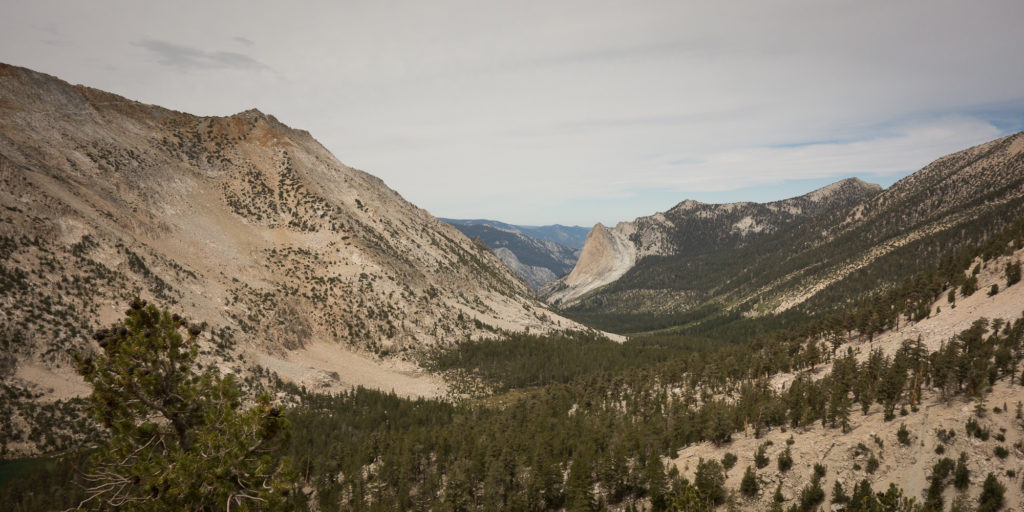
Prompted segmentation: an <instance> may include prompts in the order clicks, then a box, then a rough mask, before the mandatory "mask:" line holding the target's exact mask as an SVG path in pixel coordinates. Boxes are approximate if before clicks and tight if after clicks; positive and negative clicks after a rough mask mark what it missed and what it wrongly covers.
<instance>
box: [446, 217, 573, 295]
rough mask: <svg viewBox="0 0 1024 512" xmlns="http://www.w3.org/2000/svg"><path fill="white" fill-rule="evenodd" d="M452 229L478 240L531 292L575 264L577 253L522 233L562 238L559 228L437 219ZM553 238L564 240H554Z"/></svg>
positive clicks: (563, 273) (570, 268)
mask: <svg viewBox="0 0 1024 512" xmlns="http://www.w3.org/2000/svg"><path fill="white" fill-rule="evenodd" d="M441 220H444V221H445V222H448V223H449V224H451V225H453V226H455V229H458V230H459V231H461V232H462V233H463V234H464V235H466V236H467V237H469V238H471V239H477V238H479V239H480V241H482V242H483V243H484V244H486V245H487V246H488V247H490V248H491V249H492V250H493V251H494V253H495V254H496V255H498V258H500V259H501V261H503V262H504V263H505V264H506V265H508V267H509V268H511V269H512V270H514V271H515V272H516V273H517V274H518V275H519V276H520V277H522V278H523V280H525V281H526V282H527V284H529V285H530V286H531V287H532V288H533V289H538V288H540V287H541V286H543V285H544V284H546V283H548V282H550V281H553V280H555V279H557V278H558V277H560V276H564V275H565V274H568V273H569V271H570V270H572V268H573V265H575V264H576V259H577V258H578V257H579V253H580V251H579V249H572V248H569V247H566V246H564V245H562V244H560V243H557V242H553V241H551V240H547V239H542V238H535V237H533V236H530V235H528V234H526V233H525V232H524V231H523V230H524V229H526V230H529V231H530V232H533V233H536V232H539V230H543V229H545V228H551V229H553V230H554V231H552V233H558V234H566V231H564V230H559V229H558V228H559V226H543V227H529V226H527V227H525V228H524V227H521V226H513V225H511V224H504V223H501V222H495V221H485V220H456V219H441ZM556 237H557V238H564V237H562V236H556Z"/></svg>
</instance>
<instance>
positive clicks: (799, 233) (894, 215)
mask: <svg viewBox="0 0 1024 512" xmlns="http://www.w3.org/2000/svg"><path fill="white" fill-rule="evenodd" d="M843 189H845V190H847V191H850V192H852V193H849V194H845V193H840V194H839V195H837V196H836V197H837V198H841V199H839V200H837V201H834V202H826V203H825V204H823V206H822V207H821V208H818V209H816V210H814V211H811V212H807V211H806V210H805V209H804V208H802V207H801V208H794V209H793V211H794V212H796V211H800V212H806V213H807V214H806V215H796V216H789V215H787V216H784V217H783V222H778V223H768V224H765V223H763V222H761V221H759V220H758V217H757V216H753V215H752V216H750V217H749V219H748V218H747V215H745V214H740V213H737V212H736V211H734V210H736V209H737V207H736V206H730V205H713V206H707V205H699V204H695V203H682V204H680V205H679V206H677V207H676V208H674V209H673V210H672V211H670V212H666V213H665V214H662V215H663V216H664V220H662V217H661V216H652V217H647V218H643V219H638V221H636V222H635V223H632V224H635V227H634V226H627V227H626V229H628V230H629V233H630V234H629V235H628V237H629V238H630V240H631V241H633V244H632V247H635V248H637V255H636V256H635V257H632V258H629V257H626V258H625V260H626V261H628V260H630V259H633V260H634V262H633V263H632V264H624V265H621V266H619V267H615V268H616V272H615V273H621V274H620V275H618V276H617V277H614V274H615V273H611V275H609V273H603V274H588V273H585V272H584V273H583V276H579V275H576V276H574V275H573V274H578V273H577V272H576V271H575V270H574V272H573V273H571V274H570V275H569V276H568V277H566V278H565V279H564V280H562V281H559V282H557V284H556V285H552V286H549V288H547V289H546V290H545V292H546V297H547V298H548V300H549V301H551V302H552V303H555V304H559V305H561V306H563V307H568V308H569V309H571V310H572V311H574V313H575V314H577V315H579V316H580V317H581V318H588V319H594V318H599V317H607V315H609V314H613V315H620V317H619V319H620V320H621V319H622V318H626V317H633V318H639V317H637V315H647V317H646V318H660V320H658V321H655V322H653V323H652V322H648V321H647V320H644V321H643V322H640V323H645V322H646V323H647V325H654V324H657V325H659V326H664V325H669V324H676V323H677V322H676V320H673V318H676V319H680V320H679V323H685V322H687V321H694V319H695V318H696V317H693V316H692V315H691V316H689V317H687V319H683V316H685V315H687V314H688V313H687V312H690V311H693V310H694V309H695V308H698V307H700V308H703V310H704V311H711V312H714V311H718V312H723V311H729V312H733V313H736V312H739V313H743V314H745V315H762V314H765V313H779V312H783V311H788V310H793V309H796V310H800V311H805V312H807V313H811V314H813V313H815V312H820V311H823V310H831V309H834V308H836V307H840V306H842V305H846V304H850V303H853V302H856V301H858V300H861V299H863V298H865V297H868V296H870V294H871V293H873V292H875V291H878V290H881V289H885V288H887V287H891V286H893V285H894V284H895V283H896V282H897V281H898V280H900V279H902V278H903V277H905V276H909V275H914V274H915V273H916V272H918V271H920V270H921V269H925V268H931V267H936V266H939V265H940V263H941V261H942V260H943V259H944V258H948V257H950V256H951V255H952V254H955V253H956V252H957V251H959V250H960V249H962V248H964V247H967V246H971V245H975V244H978V243H979V242H980V241H982V240H984V239H985V238H986V237H987V236H988V235H990V234H992V233H995V232H998V231H999V230H1000V229H1002V228H1004V227H1005V226H1007V225H1008V224H1010V223H1012V222H1014V221H1016V220H1017V219H1019V218H1020V212H1021V211H1022V210H1021V207H1022V206H1024V133H1018V134H1015V135H1011V136H1008V137H1004V138H1001V139H998V140H995V141H992V142H989V143H986V144H982V145H979V146H976V147H973V148H970V149H967V150H964V151H961V152H958V153H955V154H952V155H949V156H946V157H943V158H940V159H938V160H936V161H935V162H933V163H931V164H929V165H928V166H926V167H925V168H924V169H922V170H920V171H918V172H917V173H914V174H913V175H911V176H909V177H907V178H905V179H903V180H901V181H899V182H897V183H896V184H894V185H893V186H892V187H890V188H889V189H887V190H885V191H881V192H879V191H878V190H877V188H874V187H866V186H864V185H862V184H859V183H857V182H850V181H847V182H840V183H839V184H836V185H834V186H831V187H826V188H825V189H822V190H821V191H816V192H813V193H811V194H808V195H807V196H803V198H801V200H802V201H803V202H804V203H805V204H808V203H813V200H814V199H815V198H819V199H820V198H821V197H827V195H828V193H829V192H832V193H835V192H837V191H839V190H843ZM783 203H785V202H783ZM688 205H689V206H688ZM764 206H767V205H764ZM781 206H782V205H778V204H776V205H775V207H774V212H773V213H779V212H782V213H784V214H785V213H787V211H788V209H787V208H784V207H781ZM747 207H748V208H749V206H747ZM690 209H695V213H694V214H692V215H689V216H684V217H682V219H683V220H682V221H680V219H679V213H678V212H679V211H684V212H685V211H688V210H690ZM673 212H676V213H675V217H673ZM665 220H667V221H669V222H671V223H672V225H671V226H669V225H668V224H666V223H665ZM644 224H646V225H644ZM634 232H635V233H634ZM645 240H646V241H645ZM662 240H664V241H662ZM649 241H654V243H652V242H649ZM597 254H599V255H601V257H602V258H607V259H614V258H620V259H622V256H614V257H612V256H605V255H603V253H601V252H597ZM588 259H589V258H588V251H587V249H586V248H584V251H583V256H581V258H580V262H579V263H578V265H577V267H579V268H580V269H581V270H585V269H586V268H588V266H589V267H594V265H592V264H590V263H589V261H588ZM595 268H599V267H595ZM609 268H610V267H609ZM581 277H584V278H585V279H581ZM612 277H614V278H612ZM715 314H717V313H715ZM705 316H706V315H705ZM640 323H636V322H634V324H635V325H636V326H635V327H634V328H639V329H643V327H642V326H640ZM637 326H638V327H637ZM603 327H604V328H605V329H613V330H614V326H613V325H609V324H606V325H603Z"/></svg>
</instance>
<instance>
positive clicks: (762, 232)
mask: <svg viewBox="0 0 1024 512" xmlns="http://www.w3.org/2000/svg"><path fill="white" fill-rule="evenodd" d="M879 191H881V187H879V186H878V185H873V184H869V183H864V182H862V181H860V180H858V179H856V178H851V179H847V180H843V181H840V182H836V183H833V184H831V185H828V186H827V187H824V188H821V189H819V190H815V191H813V192H811V193H809V194H806V195H803V196H800V197H795V198H791V199H786V200H782V201H775V202H771V203H765V204H759V203H749V202H747V203H728V204H704V203H700V202H697V201H693V200H686V201H683V202H682V203H679V204H678V205H676V206H675V207H673V208H672V209H670V210H668V211H667V212H664V213H656V214H654V215H651V216H649V217H641V218H638V219H636V220H634V221H632V222H620V223H619V224H617V225H616V226H615V227H613V228H607V227H605V226H604V225H602V224H598V225H596V226H594V228H593V229H592V230H591V231H590V233H589V234H588V235H587V242H586V244H585V245H584V246H583V251H582V253H581V256H580V259H579V262H578V263H577V265H576V267H575V268H574V269H573V271H572V272H571V273H570V274H569V275H568V276H566V277H565V278H564V279H561V280H559V281H558V282H557V283H553V284H552V285H549V286H548V287H546V288H545V290H544V292H543V293H544V294H545V296H546V298H547V300H548V301H549V302H551V303H552V304H557V305H562V306H569V305H573V304H575V303H576V301H577V300H578V299H579V298H580V297H582V296H584V295H586V294H587V293H589V292H591V291H593V290H596V289H598V288H600V287H602V286H605V285H607V284H610V283H612V282H614V281H616V280H618V279H619V278H620V277H622V276H623V275H625V274H626V273H627V272H629V271H630V270H631V269H633V267H635V266H636V265H637V264H638V263H639V262H640V261H641V260H643V259H645V258H647V257H649V256H673V257H681V258H687V257H694V256H699V255H703V254H709V253H714V252H718V251H726V250H735V249H737V248H739V247H742V246H745V245H749V244H750V243H752V242H753V241H755V240H757V239H759V238H763V237H766V236H769V235H771V234H774V233H776V232H778V231H780V230H782V229H785V228H787V227H789V226H791V225H794V224H796V223H799V222H801V221H803V220H806V219H808V218H811V217H813V216H815V215H819V214H821V213H822V212H826V211H829V210H833V209H837V208H844V207H849V206H852V205H854V204H857V203H859V202H861V201H863V200H864V199H866V198H869V197H871V196H873V195H875V194H877V193H878V192H879Z"/></svg>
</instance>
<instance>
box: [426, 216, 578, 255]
mask: <svg viewBox="0 0 1024 512" xmlns="http://www.w3.org/2000/svg"><path fill="white" fill-rule="evenodd" d="M441 220H443V221H445V222H447V223H449V224H451V225H453V226H456V227H458V226H479V225H486V226H492V227H495V228H498V229H504V230H506V231H515V232H517V233H522V234H524V235H526V236H529V237H532V238H536V239H538V240H544V241H546V242H554V243H556V244H558V245H562V246H565V247H569V248H570V249H582V248H583V242H584V241H585V240H586V238H587V232H588V231H590V230H588V229H587V228H585V227H582V226H563V225H561V224H551V225H547V226H521V225H515V224H506V223H504V222H500V221H496V220H488V219H445V218H442V219H441Z"/></svg>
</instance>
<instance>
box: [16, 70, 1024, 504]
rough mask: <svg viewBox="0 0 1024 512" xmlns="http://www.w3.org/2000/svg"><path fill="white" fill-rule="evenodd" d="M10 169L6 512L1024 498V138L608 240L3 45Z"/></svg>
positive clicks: (625, 229) (266, 118)
mask: <svg viewBox="0 0 1024 512" xmlns="http://www.w3.org/2000/svg"><path fill="white" fill-rule="evenodd" d="M936 156H939V155H936ZM0 184H2V188H0V206H2V209H0V291H2V294H0V342H2V348H3V352H2V353H0V386H2V393H3V394H2V395H0V399H2V400H0V416H2V417H3V418H4V420H3V423H2V428H0V459H2V460H5V461H34V460H35V458H37V457H40V456H42V457H44V460H45V461H46V462H45V463H38V464H37V463H35V462H25V463H21V462H15V463H12V465H11V466H10V467H13V468H17V469H16V472H17V473H18V475H16V476H14V477H12V478H11V479H9V480H7V481H6V482H0V503H5V504H7V505H6V506H8V507H9V509H10V510H19V511H20V510H63V509H69V508H74V507H76V506H81V507H83V508H92V509H100V510H102V509H107V508H116V507H119V506H122V505H123V506H132V505H130V504H141V505H140V506H141V507H142V509H146V507H149V509H153V510H159V509H161V507H164V508H166V507H169V506H173V505H170V504H175V505H180V506H182V507H185V508H188V507H189V506H192V505H195V504H196V503H202V505H201V506H198V505H197V506H196V507H197V508H198V509H214V505H216V508H218V509H219V508H221V505H223V504H224V503H226V504H227V505H228V508H231V506H237V507H240V508H242V509H244V508H245V507H250V509H255V510H260V509H280V510H318V511H334V510H353V511H356V510H358V511H363V510H566V511H579V510H591V511H596V510H613V511H623V512H625V511H635V510H659V511H660V510H796V511H813V510H848V511H850V512H859V511H880V510H885V511H925V510H927V511H932V510H975V509H980V510H1007V511H1013V510H1018V511H1019V510H1024V509H1022V508H1021V506H1022V505H1021V504H1022V503H1024V417H1022V414H1024V413H1022V412H1021V407H1022V402H1024V365H1022V362H1024V284H1021V283H1020V279H1021V278H1020V274H1021V270H1020V269H1021V264H1022V262H1024V215H1022V213H1021V212H1024V209H1022V206H1024V132H1022V133H1017V134H1012V135H1008V136H1005V137H1001V138H998V139H996V140H992V141H990V142H987V143H984V144H981V145H978V146H975V147H971V148H966V149H963V150H962V151H959V152H957V153H954V154H950V155H947V156H942V157H940V158H938V159H937V160H935V161H934V162H933V163H931V164H929V165H927V166H925V167H924V168H923V169H921V170H919V171H917V172H916V173H913V174H911V175H910V176H908V177H906V178H904V179H902V180H899V181H897V182H896V183H895V184H893V185H892V186H890V187H886V188H882V187H881V186H878V185H874V184H870V183H866V182H864V181H862V180H860V179H857V178H849V179H844V180H841V181H838V182H836V183H833V184H831V185H828V186H826V187H824V188H819V189H817V190H814V191H811V192H809V193H807V194H804V195H800V196H797V197H793V198H790V199H785V200H780V201H772V202H766V203H755V202H743V203H724V204H709V203H701V202H697V201H694V200H684V201H682V202H680V203H678V204H677V205H676V206H674V207H672V208H670V209H668V210H667V211H664V212H658V213H653V214H651V215H648V216H642V217H639V218H636V219H635V220H632V221H622V222H619V223H617V224H616V225H614V226H610V227H608V226H605V225H603V224H597V225H596V226H594V227H593V228H592V229H590V230H589V231H588V230H586V229H584V228H579V227H567V226H561V225H550V226H518V225H510V224H504V223H501V222H497V221H487V220H457V219H438V218H435V217H434V216H433V215H431V214H430V213H429V212H427V211H426V210H423V209H421V208H419V207H417V206H415V205H413V204H411V203H410V202H408V201H406V200H405V199H404V198H403V197H402V196H401V195H399V193H398V192H396V191H394V190H392V189H391V188H389V187H388V186H387V185H386V184H385V183H384V182H383V181H382V180H380V179H379V178H377V177H375V176H373V175H371V174H368V173H366V172H363V171H360V170H357V169H353V168H351V167H348V166H346V165H345V164H342V163H341V162H340V161H339V160H338V159H337V158H336V157H335V156H334V155H332V154H331V153H330V152H329V151H327V149H326V148H324V146H322V145H321V144H320V143H319V142H317V140H316V139H314V138H313V136H312V135H311V134H310V133H308V132H305V131H303V130H300V129H295V128H291V127H289V126H286V125H285V124H283V123H281V122H280V121H278V120H277V119H276V118H274V117H273V116H271V115H268V114H264V113H262V112H260V111H258V110H248V111H244V112H240V113H238V114H235V115H231V116H224V117H203V116H195V115H191V114H185V113H182V112H177V111H173V110H170V109H166V108H162V107H158V106H154V105H147V104H143V103H139V102H136V101H133V100H130V99H126V98H123V97H120V96H116V95H114V94H111V93H107V92H104V91H100V90H96V89H92V88H89V87H86V86H81V85H71V84H69V83H67V82H64V81H63V80H61V79H59V78H56V77H53V76H49V75H46V74H43V73H39V72H36V71H32V70H29V69H25V68H20V67H15V66H11V65H6V64H0ZM584 233H586V234H585V238H583V237H584ZM175 379H177V380H175ZM147 393H148V394H147ZM190 428H191V430H190ZM253 436H254V437H253ZM240 439H241V440H248V441H250V442H253V443H254V444H253V446H254V447H253V448H247V449H240V448H238V446H236V444H237V443H240V441H239V440H240ZM254 439H255V440H254ZM233 443H235V444H233ZM196 446H199V447H202V448H201V449H200V448H195V447H196ZM207 449H208V450H210V451H209V452H206V451H202V450H207ZM197 450H198V451H197ZM214 451H216V453H217V454H218V455H216V456H211V455H209V453H213V452H214ZM140 453H144V454H147V456H148V457H150V458H149V459H146V460H145V461H142V459H138V458H137V457H138V455H137V454H140ZM232 457H236V458H232ZM119 460H121V461H131V460H135V461H136V464H128V463H127V462H124V463H122V462H118V461H119ZM151 460H158V461H162V462H161V463H159V464H158V463H153V462H150V461H151ZM119 465H120V466H121V467H122V469H124V470H125V471H129V472H134V473H129V475H130V476H129V477H122V476H117V477H116V478H115V479H114V480H113V481H114V483H113V484H111V483H109V482H110V481H111V480H104V478H107V479H109V478H112V477H110V474H112V473H110V472H106V473H105V472H104V471H100V470H98V469H97V468H102V469H104V470H105V469H109V468H111V467H118V466H119ZM140 468H142V469H140ZM12 471H14V470H12ZM90 471H91V472H90ZM118 471H120V469H119V470H118ZM115 473H116V472H115ZM97 475H98V476H97ZM211 475H212V476H211ZM225 475H227V476H225ZM207 477H209V478H207ZM4 478H5V479H6V478H7V477H6V476H5V477H4ZM97 482H107V483H100V484H97ZM190 489H191V490H194V489H202V492H200V491H195V492H194V494H189V493H190V492H193V491H190ZM179 490H180V492H179ZM249 493H251V494H249ZM209 496H217V497H218V498H217V499H218V500H220V501H218V502H217V503H211V502H207V501H202V500H205V499H207V498H208V497H209Z"/></svg>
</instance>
